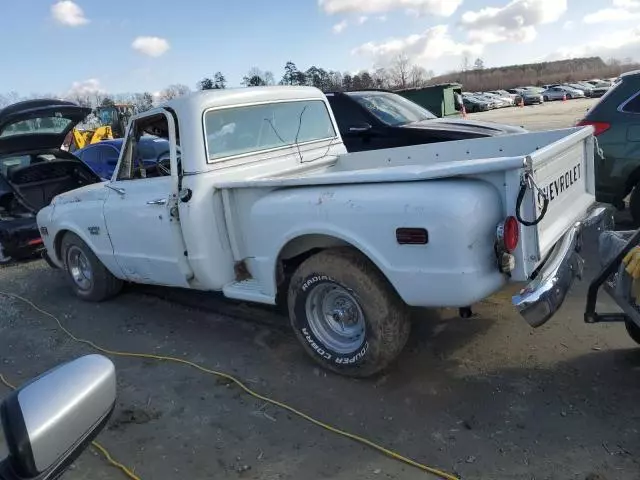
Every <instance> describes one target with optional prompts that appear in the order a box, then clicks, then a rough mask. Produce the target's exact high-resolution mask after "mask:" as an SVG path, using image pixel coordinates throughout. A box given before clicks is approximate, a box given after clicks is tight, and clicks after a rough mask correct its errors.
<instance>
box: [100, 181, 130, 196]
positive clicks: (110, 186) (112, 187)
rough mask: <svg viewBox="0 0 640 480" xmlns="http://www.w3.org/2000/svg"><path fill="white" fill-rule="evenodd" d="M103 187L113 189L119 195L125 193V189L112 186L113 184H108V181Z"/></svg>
mask: <svg viewBox="0 0 640 480" xmlns="http://www.w3.org/2000/svg"><path fill="white" fill-rule="evenodd" d="M105 187H107V188H110V189H111V190H113V191H114V192H116V193H118V194H120V195H124V194H125V193H127V191H126V190H125V189H124V188H120V187H114V186H113V185H109V184H108V183H107V184H106V185H105Z"/></svg>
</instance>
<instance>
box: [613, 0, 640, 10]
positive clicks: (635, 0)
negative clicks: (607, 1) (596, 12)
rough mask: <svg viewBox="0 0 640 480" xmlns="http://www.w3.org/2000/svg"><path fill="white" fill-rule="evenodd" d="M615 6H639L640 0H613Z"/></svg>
mask: <svg viewBox="0 0 640 480" xmlns="http://www.w3.org/2000/svg"><path fill="white" fill-rule="evenodd" d="M613 6H614V7H616V8H640V0H613Z"/></svg>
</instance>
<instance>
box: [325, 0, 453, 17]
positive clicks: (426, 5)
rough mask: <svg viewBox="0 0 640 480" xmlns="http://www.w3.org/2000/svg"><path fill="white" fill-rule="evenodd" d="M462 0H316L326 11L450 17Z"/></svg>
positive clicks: (330, 12)
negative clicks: (409, 12) (401, 11)
mask: <svg viewBox="0 0 640 480" xmlns="http://www.w3.org/2000/svg"><path fill="white" fill-rule="evenodd" d="M462 1H463V0H318V4H319V5H320V8H322V9H323V10H324V11H325V12H326V13H328V14H330V15H332V14H334V13H379V12H388V11H391V10H397V9H407V10H416V11H419V12H420V13H422V14H429V15H439V16H442V17H450V16H451V15H453V14H454V13H455V11H456V10H457V9H458V7H459V6H460V5H461V4H462Z"/></svg>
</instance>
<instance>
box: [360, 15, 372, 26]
mask: <svg viewBox="0 0 640 480" xmlns="http://www.w3.org/2000/svg"><path fill="white" fill-rule="evenodd" d="M367 20H369V17H367V16H366V15H362V16H361V17H358V25H362V24H363V23H365V22H366V21H367Z"/></svg>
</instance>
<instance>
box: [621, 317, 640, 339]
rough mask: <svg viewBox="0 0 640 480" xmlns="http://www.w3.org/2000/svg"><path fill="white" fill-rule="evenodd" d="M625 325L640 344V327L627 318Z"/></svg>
mask: <svg viewBox="0 0 640 480" xmlns="http://www.w3.org/2000/svg"><path fill="white" fill-rule="evenodd" d="M624 326H625V327H626V329H627V333H628V334H629V336H630V337H631V338H632V339H633V341H634V342H636V343H637V344H640V327H639V326H638V325H636V324H635V323H633V322H632V321H631V320H627V321H626V322H625V323H624Z"/></svg>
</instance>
